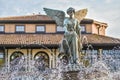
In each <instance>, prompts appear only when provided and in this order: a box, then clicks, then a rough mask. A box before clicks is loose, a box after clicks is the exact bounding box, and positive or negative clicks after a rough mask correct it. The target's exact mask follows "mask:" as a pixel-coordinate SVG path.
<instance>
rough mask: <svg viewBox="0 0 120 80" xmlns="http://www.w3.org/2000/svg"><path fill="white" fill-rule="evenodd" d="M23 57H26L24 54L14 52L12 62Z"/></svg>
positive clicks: (11, 57)
mask: <svg viewBox="0 0 120 80" xmlns="http://www.w3.org/2000/svg"><path fill="white" fill-rule="evenodd" d="M22 56H24V54H23V53H22V52H20V51H15V52H13V53H12V55H11V56H10V61H13V60H15V59H16V58H18V57H22Z"/></svg>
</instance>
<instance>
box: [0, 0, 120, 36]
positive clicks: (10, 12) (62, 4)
mask: <svg viewBox="0 0 120 80" xmlns="http://www.w3.org/2000/svg"><path fill="white" fill-rule="evenodd" d="M44 7H46V8H51V9H58V10H63V11H66V10H67V9H68V8H69V7H73V8H75V9H76V10H80V9H83V8H87V9H88V13H87V16H86V18H91V19H94V20H97V21H100V22H105V23H107V24H108V27H107V29H106V35H107V36H110V37H115V38H120V0H0V17H7V16H21V15H31V14H33V13H35V14H38V13H41V14H45V12H44V11H43V8H44Z"/></svg>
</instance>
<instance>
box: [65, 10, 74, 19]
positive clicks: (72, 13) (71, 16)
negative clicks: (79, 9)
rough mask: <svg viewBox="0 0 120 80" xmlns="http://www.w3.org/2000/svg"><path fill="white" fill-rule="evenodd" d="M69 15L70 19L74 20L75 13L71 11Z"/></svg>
mask: <svg viewBox="0 0 120 80" xmlns="http://www.w3.org/2000/svg"><path fill="white" fill-rule="evenodd" d="M67 14H68V15H69V16H70V18H73V17H74V12H73V11H72V10H71V11H69V12H68V13H67Z"/></svg>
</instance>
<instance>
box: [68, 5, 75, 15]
mask: <svg viewBox="0 0 120 80" xmlns="http://www.w3.org/2000/svg"><path fill="white" fill-rule="evenodd" d="M67 14H68V15H69V16H70V17H72V16H73V15H74V14H75V9H74V8H72V7H70V8H68V9H67Z"/></svg>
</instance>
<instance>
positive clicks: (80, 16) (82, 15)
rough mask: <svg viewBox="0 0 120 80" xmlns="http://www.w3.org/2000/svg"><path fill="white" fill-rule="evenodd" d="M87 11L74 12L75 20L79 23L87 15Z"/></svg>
mask: <svg viewBox="0 0 120 80" xmlns="http://www.w3.org/2000/svg"><path fill="white" fill-rule="evenodd" d="M87 11H88V10H87V9H81V10H78V11H76V12H75V18H77V19H78V21H79V22H80V21H81V20H82V19H83V18H84V17H85V16H86V14H87Z"/></svg>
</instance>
